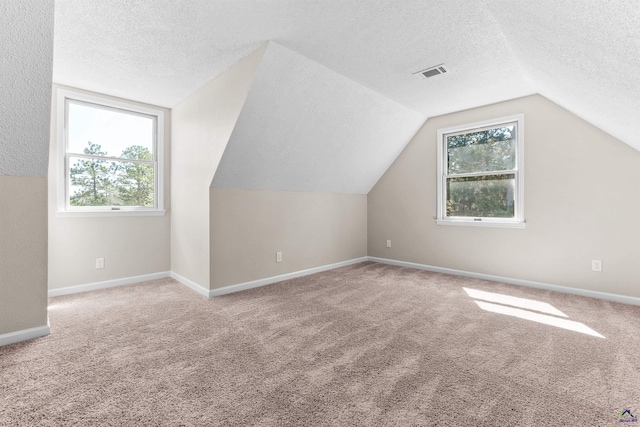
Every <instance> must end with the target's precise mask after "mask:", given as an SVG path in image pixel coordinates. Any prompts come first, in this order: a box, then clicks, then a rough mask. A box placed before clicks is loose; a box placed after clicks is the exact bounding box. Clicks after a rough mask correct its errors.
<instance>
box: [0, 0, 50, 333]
mask: <svg viewBox="0 0 640 427" xmlns="http://www.w3.org/2000/svg"><path fill="white" fill-rule="evenodd" d="M53 21H54V2H53V1H52V0H25V1H20V2H17V1H16V2H13V1H11V2H9V1H7V2H3V3H2V13H1V14H0V40H2V42H1V43H0V58H1V60H0V61H1V65H0V67H1V72H0V335H3V334H9V333H14V332H19V331H24V330H26V329H31V328H41V330H42V331H43V332H42V333H47V332H48V328H47V210H46V209H47V208H46V191H47V190H46V188H47V163H48V152H49V151H48V144H49V105H50V100H51V75H52V70H53ZM42 333H41V334H42ZM1 338H2V337H0V341H5V342H6V340H2V339H1ZM18 339H19V338H18Z"/></svg>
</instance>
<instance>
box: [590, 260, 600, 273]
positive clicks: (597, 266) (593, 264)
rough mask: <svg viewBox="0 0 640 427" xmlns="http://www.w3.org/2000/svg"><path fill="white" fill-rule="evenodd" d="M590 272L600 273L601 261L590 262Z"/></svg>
mask: <svg viewBox="0 0 640 427" xmlns="http://www.w3.org/2000/svg"><path fill="white" fill-rule="evenodd" d="M591 271H602V261H601V260H599V259H594V260H591Z"/></svg>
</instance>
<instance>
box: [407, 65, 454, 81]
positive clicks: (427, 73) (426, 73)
mask: <svg viewBox="0 0 640 427" xmlns="http://www.w3.org/2000/svg"><path fill="white" fill-rule="evenodd" d="M447 71H448V70H447V68H446V67H445V66H444V64H440V65H436V66H434V67H430V68H427V69H426V70H422V71H418V72H417V73H415V74H422V76H423V77H424V78H426V79H428V78H430V77H435V76H438V75H440V74H444V73H446V72H447Z"/></svg>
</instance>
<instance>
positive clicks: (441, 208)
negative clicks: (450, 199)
mask: <svg viewBox="0 0 640 427" xmlns="http://www.w3.org/2000/svg"><path fill="white" fill-rule="evenodd" d="M511 123H516V164H515V170H513V171H512V172H509V173H514V174H515V188H516V194H515V196H514V204H515V206H514V217H513V218H490V217H482V218H474V217H449V216H447V206H446V203H445V201H446V200H447V194H446V191H447V188H446V184H447V180H446V178H447V164H448V163H447V147H446V144H447V141H446V137H447V136H448V135H451V134H455V133H461V132H473V131H477V130H482V129H488V128H494V127H500V126H502V125H506V124H511ZM437 138H438V139H437V146H438V180H437V181H438V184H437V185H438V190H437V193H438V203H437V209H438V212H437V216H436V223H437V224H438V225H462V226H472V227H507V228H524V227H525V225H526V223H525V220H524V114H516V115H513V116H508V117H501V118H497V119H491V120H485V121H482V122H476V123H468V124H464V125H459V126H453V127H448V128H443V129H438V137H437Z"/></svg>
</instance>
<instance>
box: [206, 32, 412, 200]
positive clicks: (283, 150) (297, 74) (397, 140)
mask: <svg viewBox="0 0 640 427" xmlns="http://www.w3.org/2000/svg"><path fill="white" fill-rule="evenodd" d="M423 121H424V120H423V118H422V116H421V115H420V114H418V113H416V112H414V111H412V110H410V109H408V108H406V107H403V106H402V105H400V104H398V103H396V102H394V101H391V100H390V99H389V98H386V97H384V96H382V95H380V94H378V93H376V92H374V91H372V90H371V89H367V88H365V87H364V86H361V85H359V84H357V83H355V82H354V81H352V80H349V79H347V78H346V77H343V76H341V75H340V74H338V73H336V72H335V71H332V70H330V69H328V68H326V67H324V66H323V65H321V64H318V63H317V62H314V61H311V60H309V59H308V58H305V57H303V56H302V55H300V54H298V53H295V52H293V51H291V50H289V49H287V48H284V47H282V46H280V45H278V44H276V43H274V42H270V43H269V45H268V47H267V50H266V52H265V54H264V56H263V58H262V63H261V64H260V68H259V69H258V72H257V75H256V77H255V79H254V81H253V83H252V85H251V90H250V91H249V94H248V96H247V99H246V100H245V103H244V106H243V108H242V112H241V113H240V117H239V118H238V121H237V122H236V126H235V128H234V130H233V133H232V135H231V138H230V140H229V142H228V144H227V148H226V150H225V152H224V155H223V156H222V160H221V161H220V165H219V166H218V169H217V171H216V174H215V177H214V179H213V183H212V185H213V186H214V187H229V188H247V189H261V190H288V191H327V192H338V193H355V194H366V193H368V192H369V190H370V189H371V187H373V185H374V184H375V183H376V182H377V181H378V179H380V176H381V175H382V174H383V173H384V171H385V170H386V169H387V168H388V167H389V165H390V164H391V162H392V161H393V160H394V159H395V158H396V157H397V156H398V154H400V152H401V151H402V149H403V148H404V147H405V145H406V143H407V141H409V140H410V139H411V138H412V137H413V135H414V134H415V133H416V132H417V131H418V129H419V128H420V126H421V125H422V123H423Z"/></svg>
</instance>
